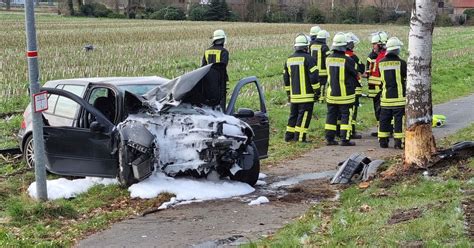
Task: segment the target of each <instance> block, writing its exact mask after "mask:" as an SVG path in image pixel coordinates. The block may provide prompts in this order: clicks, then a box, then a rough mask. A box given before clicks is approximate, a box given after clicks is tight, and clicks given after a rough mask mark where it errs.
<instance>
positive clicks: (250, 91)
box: [234, 83, 261, 113]
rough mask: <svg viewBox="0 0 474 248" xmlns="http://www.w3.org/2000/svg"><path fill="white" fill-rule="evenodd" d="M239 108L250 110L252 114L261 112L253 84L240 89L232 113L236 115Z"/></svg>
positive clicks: (258, 98) (258, 97)
mask: <svg viewBox="0 0 474 248" xmlns="http://www.w3.org/2000/svg"><path fill="white" fill-rule="evenodd" d="M241 108H246V109H251V110H253V111H254V112H260V111H261V106H260V96H259V94H258V91H257V87H256V86H255V84H253V83H250V84H247V85H245V86H243V87H242V89H240V92H239V96H238V97H237V100H236V101H235V107H234V113H237V111H238V109H241Z"/></svg>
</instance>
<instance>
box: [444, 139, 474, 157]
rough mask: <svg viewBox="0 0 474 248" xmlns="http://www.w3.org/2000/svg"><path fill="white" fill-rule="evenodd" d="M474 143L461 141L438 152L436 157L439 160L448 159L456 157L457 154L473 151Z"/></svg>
mask: <svg viewBox="0 0 474 248" xmlns="http://www.w3.org/2000/svg"><path fill="white" fill-rule="evenodd" d="M473 150H474V141H462V142H458V143H456V144H454V145H453V146H452V147H451V148H448V149H444V150H441V151H438V152H437V153H436V155H437V156H438V157H439V158H441V159H444V158H450V157H453V156H456V155H458V154H459V153H463V152H468V151H473Z"/></svg>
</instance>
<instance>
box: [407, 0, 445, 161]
mask: <svg viewBox="0 0 474 248" xmlns="http://www.w3.org/2000/svg"><path fill="white" fill-rule="evenodd" d="M437 4H438V0H416V1H415V3H414V5H413V9H412V13H411V19H410V33H409V40H408V50H409V53H410V55H409V57H408V73H407V105H406V109H405V110H406V127H407V128H406V131H405V163H404V168H405V169H409V168H411V167H413V166H419V167H424V166H425V165H426V164H427V162H428V161H429V160H430V158H431V155H432V154H433V153H434V152H435V151H436V144H435V140H434V137H433V132H432V130H431V122H432V116H433V106H432V102H431V56H432V55H431V48H432V38H433V28H434V22H435V18H436V10H437V9H436V8H437Z"/></svg>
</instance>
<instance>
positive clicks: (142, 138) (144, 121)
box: [20, 65, 269, 186]
mask: <svg viewBox="0 0 474 248" xmlns="http://www.w3.org/2000/svg"><path fill="white" fill-rule="evenodd" d="M212 72H213V68H212V65H208V66H205V67H202V68H199V69H197V70H195V71H192V72H190V73H187V74H184V75H182V76H180V77H178V78H175V79H173V80H166V79H163V78H158V79H156V80H153V79H147V80H145V81H146V82H147V83H146V85H148V84H150V85H153V86H154V87H152V88H153V89H152V90H149V91H147V92H146V93H145V94H134V93H132V92H133V91H132V92H130V91H129V90H127V89H123V90H122V89H121V86H120V85H121V84H120V83H118V84H114V80H116V79H110V80H107V79H105V80H103V81H101V82H100V83H97V82H92V83H86V85H85V87H84V89H85V90H84V92H82V93H81V94H76V93H77V92H69V91H67V90H65V89H58V88H57V87H54V86H53V87H51V86H52V85H48V83H47V84H46V85H45V86H46V87H45V88H43V90H46V91H48V93H49V94H50V96H49V99H51V98H54V97H55V98H58V97H59V98H61V97H65V98H68V99H69V100H70V101H73V102H74V103H76V104H77V105H78V107H77V109H76V111H75V114H74V116H73V119H74V121H72V123H71V126H64V125H61V126H55V125H51V122H52V120H54V118H55V117H57V116H55V115H54V114H55V113H54V112H53V113H49V114H48V113H45V114H44V117H45V118H44V120H45V124H46V125H45V127H44V136H45V151H46V158H47V165H46V166H47V169H48V171H50V172H52V173H55V174H59V175H71V176H99V177H117V178H118V179H119V181H120V183H121V184H122V185H124V186H129V185H131V184H133V183H135V182H138V181H140V180H144V179H145V178H147V177H148V176H150V175H151V173H152V171H153V170H160V171H163V172H164V173H166V174H167V175H170V176H177V175H192V176H198V177H202V176H206V175H208V174H209V173H210V172H212V171H216V172H217V173H219V175H220V176H221V177H230V178H231V179H233V180H238V181H242V182H245V183H248V184H250V185H254V184H255V183H256V181H257V179H258V174H259V171H260V162H259V161H260V159H262V158H265V157H267V152H268V140H269V137H268V136H269V122H268V115H267V111H266V107H265V100H264V97H263V92H262V89H261V87H260V85H259V83H258V80H257V79H256V78H255V77H249V78H245V79H242V80H241V81H239V83H238V84H237V85H236V87H235V88H234V91H233V94H232V97H231V99H230V101H229V103H228V105H227V108H226V110H225V111H222V110H220V109H216V108H213V107H209V106H206V105H203V104H195V102H192V101H191V100H189V98H190V96H192V97H193V98H195V96H196V94H199V89H201V88H205V86H206V84H207V83H208V82H207V81H206V76H207V75H209V73H212ZM121 80H122V81H127V80H126V79H124V78H121ZM86 81H91V80H86ZM138 81H140V80H138ZM142 81H143V80H142ZM97 87H102V88H105V89H107V90H106V91H107V92H106V93H105V94H102V95H101V96H100V97H94V89H96V90H97ZM246 87H255V88H254V89H253V91H254V92H258V96H259V103H260V106H259V108H258V109H254V110H252V109H238V110H237V111H235V105H236V100H237V98H238V96H239V93H240V91H241V89H242V88H246ZM122 88H124V87H122ZM132 88H133V87H129V89H132ZM247 90H248V89H247ZM55 95H56V96H55ZM111 95H112V96H111ZM98 99H100V101H102V102H103V103H97V104H96V101H98ZM107 100H109V101H108V102H107ZM50 106H51V104H50ZM55 108H58V106H55ZM25 119H26V117H25ZM25 126H27V125H25ZM20 134H21V135H20V136H21V141H20V142H21V144H22V145H21V147H22V148H23V151H24V153H25V151H27V148H28V141H31V138H28V137H29V136H28V131H27V130H26V129H24V130H23V131H22V132H20ZM25 156H26V155H25Z"/></svg>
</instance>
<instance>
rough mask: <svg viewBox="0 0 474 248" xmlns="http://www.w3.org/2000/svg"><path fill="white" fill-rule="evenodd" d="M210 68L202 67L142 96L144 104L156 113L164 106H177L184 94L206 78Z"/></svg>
mask: <svg viewBox="0 0 474 248" xmlns="http://www.w3.org/2000/svg"><path fill="white" fill-rule="evenodd" d="M211 66H212V64H210V65H206V66H203V67H201V68H199V69H196V70H194V71H191V72H188V73H186V74H183V75H181V76H179V77H177V78H174V79H172V80H170V81H169V82H167V83H165V84H163V85H160V86H158V87H156V88H154V89H152V90H150V91H149V92H147V93H146V94H145V95H144V96H143V97H144V99H145V102H144V103H145V104H146V105H148V106H151V107H152V108H153V109H154V110H157V111H161V110H162V109H163V108H164V107H165V106H177V105H179V103H181V101H182V100H183V98H184V97H185V96H186V94H187V93H188V92H190V91H191V90H192V89H193V88H194V86H196V84H197V83H198V82H199V81H200V80H201V79H202V78H203V77H204V76H206V74H207V73H208V72H209V71H210V69H211Z"/></svg>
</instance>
